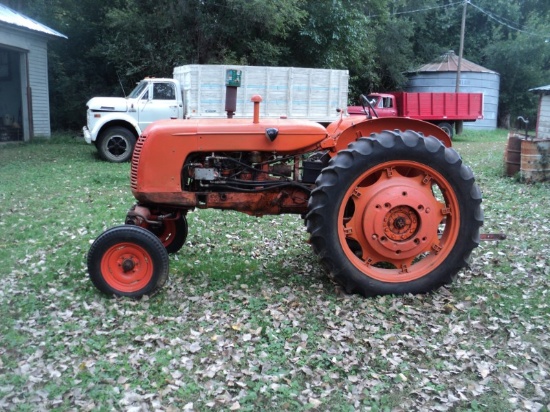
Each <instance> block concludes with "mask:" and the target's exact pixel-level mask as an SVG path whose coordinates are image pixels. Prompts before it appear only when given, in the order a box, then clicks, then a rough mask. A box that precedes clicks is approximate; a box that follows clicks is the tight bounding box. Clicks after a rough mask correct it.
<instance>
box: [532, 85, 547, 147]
mask: <svg viewBox="0 0 550 412" xmlns="http://www.w3.org/2000/svg"><path fill="white" fill-rule="evenodd" d="M529 91H530V92H534V93H537V94H539V95H540V98H539V110H538V114H537V139H550V85H548V86H541V87H536V88H534V89H530V90H529Z"/></svg>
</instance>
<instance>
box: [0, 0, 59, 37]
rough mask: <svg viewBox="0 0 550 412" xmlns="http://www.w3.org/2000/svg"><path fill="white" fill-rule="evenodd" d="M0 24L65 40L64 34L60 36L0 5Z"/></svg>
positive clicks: (56, 32)
mask: <svg viewBox="0 0 550 412" xmlns="http://www.w3.org/2000/svg"><path fill="white" fill-rule="evenodd" d="M0 23H5V24H8V25H11V26H17V27H18V28H21V29H27V30H31V31H33V32H38V33H40V34H46V35H50V36H57V37H63V38H64V39H66V38H67V36H65V35H64V34H61V33H59V32H58V31H55V30H54V29H51V28H49V27H48V26H45V25H43V24H42V23H39V22H37V21H36V20H33V19H31V18H30V17H27V16H25V15H24V14H21V13H18V12H16V11H15V10H13V9H10V8H9V7H7V6H4V5H3V4H0Z"/></svg>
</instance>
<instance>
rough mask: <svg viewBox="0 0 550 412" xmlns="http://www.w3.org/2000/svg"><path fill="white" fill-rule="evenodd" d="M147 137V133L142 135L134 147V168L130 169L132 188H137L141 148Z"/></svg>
mask: <svg viewBox="0 0 550 412" xmlns="http://www.w3.org/2000/svg"><path fill="white" fill-rule="evenodd" d="M145 139H146V137H145V135H140V136H139V138H138V141H137V143H136V146H135V147H134V154H133V156H132V168H131V170H130V187H131V188H132V190H137V177H138V165H139V158H140V156H141V150H142V149H143V143H145Z"/></svg>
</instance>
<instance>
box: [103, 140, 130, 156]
mask: <svg viewBox="0 0 550 412" xmlns="http://www.w3.org/2000/svg"><path fill="white" fill-rule="evenodd" d="M107 151H108V152H109V153H111V155H113V156H115V157H120V156H123V155H124V154H125V153H126V152H127V151H128V142H127V141H126V139H125V138H124V137H122V136H112V137H111V138H110V139H109V140H108V141H107Z"/></svg>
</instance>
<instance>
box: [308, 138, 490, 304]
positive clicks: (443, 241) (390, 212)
mask: <svg viewBox="0 0 550 412" xmlns="http://www.w3.org/2000/svg"><path fill="white" fill-rule="evenodd" d="M306 218H307V230H308V231H309V233H310V234H311V244H312V246H313V249H314V250H315V252H316V253H317V254H318V256H319V257H320V259H321V262H322V263H323V264H324V266H325V267H326V268H327V270H328V271H329V273H330V275H331V277H332V278H333V279H334V280H335V281H336V282H338V283H340V284H341V285H342V286H343V288H344V289H345V291H346V292H347V293H359V294H361V295H363V296H374V295H386V294H405V293H425V292H428V291H431V290H434V289H436V288H438V287H440V286H442V285H444V284H447V283H450V282H452V280H453V279H454V277H455V276H456V275H457V273H458V271H459V270H460V269H461V268H463V267H464V266H466V265H467V262H468V259H469V256H470V253H471V251H472V250H473V249H474V248H475V247H476V246H477V245H478V242H479V228H480V226H481V225H482V224H483V212H482V210H481V193H480V190H479V188H478V187H477V185H476V184H475V181H474V176H473V174H472V172H471V170H470V169H469V168H468V167H467V166H465V165H464V164H462V160H461V158H460V156H459V155H458V153H457V152H456V151H454V150H453V149H451V148H445V146H444V145H443V144H442V143H441V142H440V141H439V140H437V139H435V138H434V137H427V138H425V137H423V136H421V135H419V134H418V133H416V132H412V131H406V132H399V131H396V132H389V131H384V132H381V133H379V134H375V135H372V136H371V137H369V138H360V139H359V140H357V141H356V142H353V143H352V144H350V145H349V147H348V148H347V149H345V150H342V151H340V152H339V153H338V154H337V155H336V156H335V157H334V158H333V159H332V160H331V161H330V163H329V165H328V166H327V167H326V168H325V169H323V171H322V172H321V175H320V177H319V178H318V180H317V187H316V188H315V189H314V190H313V192H312V194H311V197H310V199H309V213H308V214H307V217H306Z"/></svg>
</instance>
